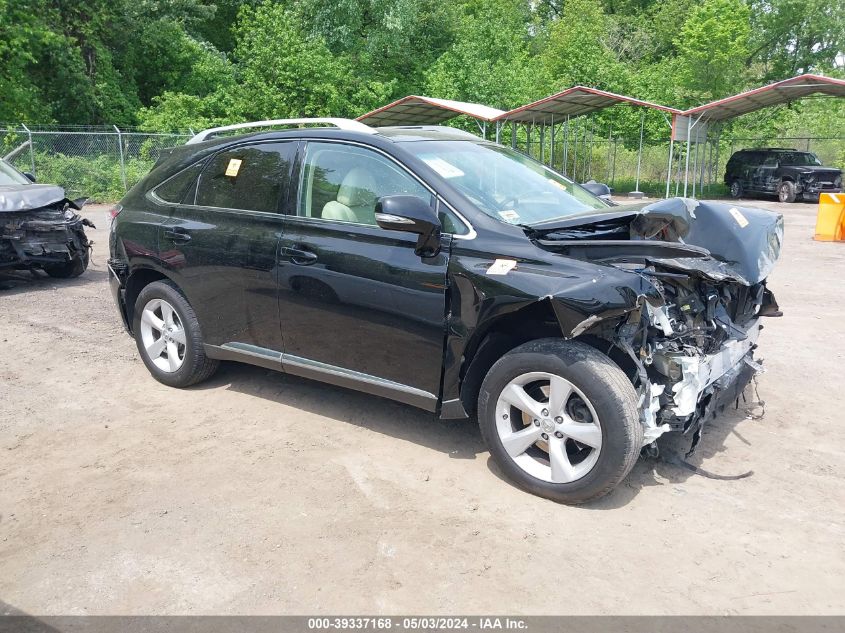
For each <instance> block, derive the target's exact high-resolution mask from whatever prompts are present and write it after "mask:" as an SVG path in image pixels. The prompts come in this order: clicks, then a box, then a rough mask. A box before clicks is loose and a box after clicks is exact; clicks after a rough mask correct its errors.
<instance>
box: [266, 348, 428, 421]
mask: <svg viewBox="0 0 845 633" xmlns="http://www.w3.org/2000/svg"><path fill="white" fill-rule="evenodd" d="M282 367H283V368H284V370H285V372H287V373H289V374H295V375H297V376H302V377H304V378H314V379H316V380H320V381H322V382H327V383H330V384H333V385H337V386H339V387H348V388H349V389H356V390H358V391H363V392H365V393H370V394H373V395H375V396H381V397H383V398H389V399H391V400H398V401H399V402H404V403H405V404H410V405H411V406H414V407H419V408H420V409H425V410H426V411H431V412H434V411H436V410H437V396H435V395H434V394H432V393H428V392H427V391H423V390H422V389H417V388H416V387H410V386H408V385H403V384H401V383H398V382H393V381H392V380H387V379H385V378H379V377H377V376H371V375H369V374H364V373H362V372H359V371H354V370H352V369H345V368H343V367H337V366H335V365H329V364H327V363H321V362H319V361H316V360H310V359H307V358H300V357H299V356H293V355H291V354H282Z"/></svg>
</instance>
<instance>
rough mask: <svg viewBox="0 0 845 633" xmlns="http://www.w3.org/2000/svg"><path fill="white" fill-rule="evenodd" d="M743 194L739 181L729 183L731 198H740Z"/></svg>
mask: <svg viewBox="0 0 845 633" xmlns="http://www.w3.org/2000/svg"><path fill="white" fill-rule="evenodd" d="M743 193H744V191H743V189H742V183H741V182H740V181H739V180H734V181H733V182H731V198H741V197H742V194H743Z"/></svg>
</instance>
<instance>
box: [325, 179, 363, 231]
mask: <svg viewBox="0 0 845 633" xmlns="http://www.w3.org/2000/svg"><path fill="white" fill-rule="evenodd" d="M375 191H376V181H375V179H374V178H373V177H372V175H370V172H368V171H367V170H365V169H363V168H361V167H353V168H352V169H350V170H349V173H348V174H346V177H345V178H344V179H343V182H341V183H340V189H338V191H337V200H332V201H330V202H327V203H326V206H324V207H323V212H322V214H321V216H322V217H323V218H325V219H327V220H343V221H344V222H360V223H362V224H375V223H376V216H375V206H376V193H375Z"/></svg>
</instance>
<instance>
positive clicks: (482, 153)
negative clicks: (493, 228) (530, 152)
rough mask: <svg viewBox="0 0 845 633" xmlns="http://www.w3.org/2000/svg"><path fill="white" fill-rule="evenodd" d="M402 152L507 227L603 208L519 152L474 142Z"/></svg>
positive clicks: (421, 145) (423, 144)
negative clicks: (508, 225)
mask: <svg viewBox="0 0 845 633" xmlns="http://www.w3.org/2000/svg"><path fill="white" fill-rule="evenodd" d="M405 148H406V149H407V150H408V151H410V152H411V153H412V154H414V155H416V156H417V157H418V158H419V159H421V160H422V161H423V162H425V163H426V164H427V165H428V166H429V167H431V168H432V169H433V170H434V171H436V172H437V173H438V174H440V175H441V176H442V177H443V178H445V179H446V180H448V181H449V184H451V185H453V186H454V187H455V188H456V189H458V190H459V191H461V193H463V194H464V195H466V196H467V197H468V198H469V199H470V200H472V202H474V203H475V204H476V205H477V206H478V208H479V209H481V210H482V211H484V213H486V214H487V215H489V216H492V217H494V218H496V219H497V220H500V221H503V222H508V223H510V224H538V223H541V222H549V221H551V220H557V219H560V218H565V217H569V216H573V215H580V214H583V213H589V212H591V211H595V210H606V209H608V205H607V204H605V203H604V202H602V201H601V200H599V199H598V198H597V197H596V196H594V195H593V194H591V193H590V192H589V191H587V190H586V189H583V188H582V187H580V186H578V185H576V184H575V183H574V182H572V181H571V180H568V179H567V178H564V177H563V176H561V175H560V174H557V173H555V172H553V171H552V170H550V169H547V168H546V167H544V166H543V165H541V164H540V163H538V162H537V161H535V160H533V159H531V158H528V157H527V156H524V155H523V154H520V153H519V152H517V151H515V150H512V149H509V148H507V147H502V146H500V145H493V144H490V143H484V142H475V141H418V142H417V141H415V142H412V143H407V144H406V145H405Z"/></svg>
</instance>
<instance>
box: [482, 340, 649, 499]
mask: <svg viewBox="0 0 845 633" xmlns="http://www.w3.org/2000/svg"><path fill="white" fill-rule="evenodd" d="M545 382H547V383H548V391H545V387H544V383H545ZM567 385H568V386H569V387H567ZM520 389H522V391H520ZM555 389H559V390H561V389H562V391H559V392H558V393H559V394H563V395H557V396H555V391H554V390H555ZM567 389H568V390H567ZM506 390H507V391H506ZM524 394H528V400H525V399H524V398H523V396H524ZM532 394H533V395H532ZM544 399H545V401H544ZM511 402H518V403H519V405H513V406H511ZM526 403H527V404H526ZM523 407H524V408H523ZM526 411H531V412H532V413H526ZM534 415H536V416H537V417H536V418H534ZM478 421H479V424H480V427H481V434H482V436H483V437H484V441H485V442H486V444H487V447H488V448H489V449H490V455H491V456H492V458H493V460H494V461H495V462H496V464H497V465H498V466H499V468H500V469H501V470H502V472H503V473H504V474H505V475H506V476H507V477H508V479H510V480H511V481H513V482H514V483H516V484H517V485H518V486H520V487H521V488H523V489H525V490H527V491H528V492H531V493H533V494H536V495H538V496H541V497H545V498H547V499H552V500H554V501H558V502H562V503H569V504H577V503H583V502H585V501H590V500H592V499H597V498H598V497H601V496H603V495H606V494H607V493H608V492H610V491H611V490H613V488H614V487H615V486H616V485H618V484H619V482H621V481H622V480H623V479H624V478H625V477H626V476H627V475H628V473H629V472H630V471H631V468H633V466H634V464H635V463H636V461H637V457H638V456H639V454H640V449H641V448H642V444H643V427H642V424H641V423H640V419H639V410H638V407H637V395H636V392H635V391H634V387H633V385H632V384H631V381H630V380H629V379H628V377H627V376H626V375H625V373H624V372H623V371H622V370H621V369H620V368H619V366H618V365H616V364H615V363H614V362H613V361H611V360H610V359H609V358H608V357H607V356H605V355H604V354H602V353H600V352H599V351H597V350H596V349H594V348H592V347H590V346H588V345H585V344H583V343H580V342H576V341H564V340H562V339H539V340H536V341H530V342H528V343H525V344H524V345H520V346H519V347H517V348H516V349H514V350H512V351H510V352H508V353H507V354H505V355H504V356H503V357H502V358H501V359H499V360H498V361H497V362H496V363H495V364H494V365H493V367H492V368H491V369H490V371H489V372H488V374H487V376H486V378H485V379H484V382H483V383H482V385H481V391H480V393H479V397H478ZM532 425H533V426H532ZM595 427H598V429H596V428H595ZM533 433H536V434H537V438H536V439H537V441H536V443H531V440H532V439H533V437H534V436H533V435H532V434H533ZM576 437H577V438H578V440H576V439H575V438H576ZM506 444H507V448H506ZM562 458H563V459H562ZM555 464H557V468H555ZM561 464H563V465H561Z"/></svg>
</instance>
